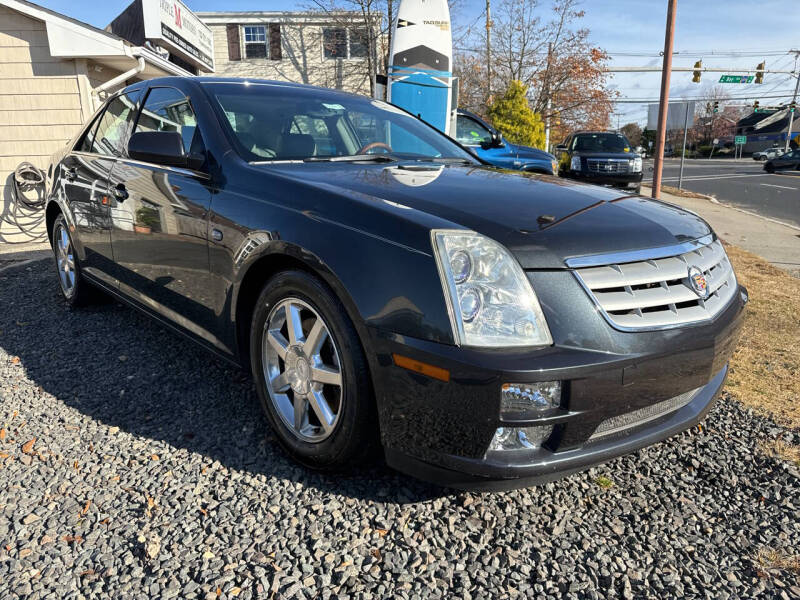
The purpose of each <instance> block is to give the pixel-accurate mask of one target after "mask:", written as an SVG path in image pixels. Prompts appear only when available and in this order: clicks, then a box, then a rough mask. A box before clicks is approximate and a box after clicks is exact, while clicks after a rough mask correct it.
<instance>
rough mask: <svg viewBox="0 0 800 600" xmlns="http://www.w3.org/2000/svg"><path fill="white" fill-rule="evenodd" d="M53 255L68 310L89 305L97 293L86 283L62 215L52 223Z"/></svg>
mask: <svg viewBox="0 0 800 600" xmlns="http://www.w3.org/2000/svg"><path fill="white" fill-rule="evenodd" d="M51 245H52V247H53V255H54V257H55V259H56V272H57V274H58V283H59V286H60V288H61V295H62V296H64V300H65V301H66V303H67V305H68V306H69V307H70V308H78V307H81V306H85V305H87V304H90V303H91V302H92V301H93V300H94V299H95V298H96V294H98V293H99V291H98V290H97V289H96V288H94V287H92V285H91V284H90V283H89V282H88V281H86V279H85V278H84V277H83V274H82V273H81V266H80V264H79V263H78V258H77V255H76V254H75V245H74V244H73V243H72V235H71V234H70V232H69V226H68V225H67V221H66V219H65V218H64V215H58V217H56V220H55V222H54V223H53V237H52V239H51Z"/></svg>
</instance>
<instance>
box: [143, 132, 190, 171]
mask: <svg viewBox="0 0 800 600" xmlns="http://www.w3.org/2000/svg"><path fill="white" fill-rule="evenodd" d="M128 156H130V157H131V158H132V159H134V160H141V161H142V162H149V163H153V164H156V165H161V166H165V167H183V168H188V169H193V170H198V169H200V168H201V167H202V165H203V163H204V162H205V157H204V156H203V155H198V154H186V152H185V151H184V149H183V138H181V134H180V133H178V132H177V131H140V132H138V133H134V134H133V135H132V136H131V139H130V141H129V142H128Z"/></svg>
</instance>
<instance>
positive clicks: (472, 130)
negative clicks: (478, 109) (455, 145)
mask: <svg viewBox="0 0 800 600" xmlns="http://www.w3.org/2000/svg"><path fill="white" fill-rule="evenodd" d="M456 139H457V140H458V141H459V142H461V143H462V144H464V145H465V146H477V145H479V144H480V143H481V142H488V141H490V140H491V139H492V134H491V132H490V131H489V130H488V129H486V127H484V126H483V125H481V124H480V123H478V122H477V121H476V120H475V119H470V118H469V117H467V116H465V115H458V117H456Z"/></svg>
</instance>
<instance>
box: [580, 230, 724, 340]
mask: <svg viewBox="0 0 800 600" xmlns="http://www.w3.org/2000/svg"><path fill="white" fill-rule="evenodd" d="M670 250H673V251H674V250H677V252H676V253H675V254H672V255H670ZM634 259H635V260H634ZM567 265H568V266H571V267H577V268H575V275H576V276H577V277H578V280H579V281H580V282H581V283H582V285H583V287H584V288H585V289H586V291H587V292H588V293H589V295H590V296H591V297H592V299H593V300H594V302H595V304H597V306H598V307H599V308H600V309H601V310H602V313H603V315H604V316H605V317H606V319H608V321H609V322H610V323H611V324H612V325H613V326H615V327H617V328H618V329H622V330H626V331H629V330H638V329H660V328H668V327H679V326H681V325H685V324H689V323H697V322H702V321H708V320H710V319H713V318H714V317H715V316H716V315H717V314H718V313H720V312H721V311H722V310H723V309H724V308H725V307H726V306H727V305H728V303H729V302H730V301H731V299H732V298H733V297H734V296H735V294H736V290H737V284H736V276H735V275H734V273H733V267H732V266H731V263H730V261H729V260H728V256H727V255H726V254H725V250H724V248H723V247H722V244H721V243H720V241H719V240H713V239H712V238H711V236H707V237H706V238H704V239H703V240H698V241H696V242H691V243H687V244H684V245H682V246H680V247H676V248H674V249H654V250H650V251H642V252H632V253H626V254H621V255H613V256H592V257H582V258H578V259H570V260H568V261H567ZM584 265H586V266H584ZM594 265H597V266H594ZM691 267H697V268H698V269H699V270H700V271H702V273H703V275H704V276H705V280H706V283H707V286H708V290H709V296H708V297H707V298H705V299H703V298H702V297H701V296H700V295H699V294H698V292H696V291H695V290H694V289H693V287H692V283H691V281H690V278H689V269H690V268H691Z"/></svg>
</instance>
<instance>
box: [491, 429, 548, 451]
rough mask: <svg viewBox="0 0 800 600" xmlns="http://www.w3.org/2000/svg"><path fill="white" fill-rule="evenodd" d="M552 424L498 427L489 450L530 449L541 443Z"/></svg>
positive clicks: (546, 436)
mask: <svg viewBox="0 0 800 600" xmlns="http://www.w3.org/2000/svg"><path fill="white" fill-rule="evenodd" d="M551 433H553V426H552V425H547V426H544V427H543V426H537V427H500V428H498V430H497V431H495V432H494V437H493V438H492V441H491V443H490V444H489V450H490V451H506V450H530V449H533V448H538V447H539V446H541V445H542V442H544V441H545V440H546V439H547V438H548V437H550V434H551Z"/></svg>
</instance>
